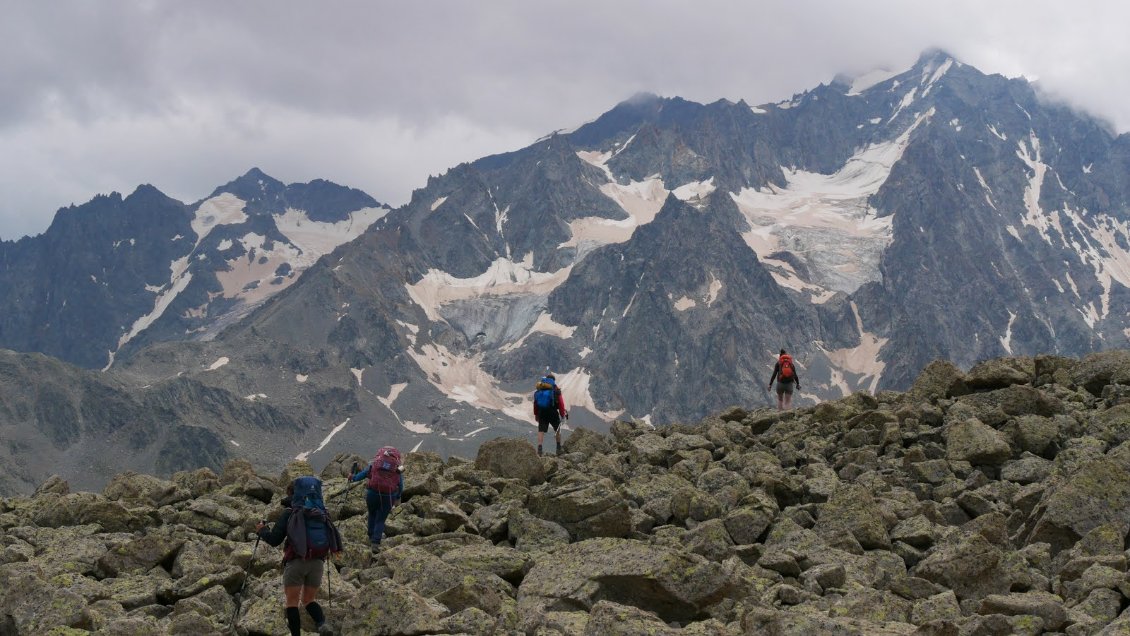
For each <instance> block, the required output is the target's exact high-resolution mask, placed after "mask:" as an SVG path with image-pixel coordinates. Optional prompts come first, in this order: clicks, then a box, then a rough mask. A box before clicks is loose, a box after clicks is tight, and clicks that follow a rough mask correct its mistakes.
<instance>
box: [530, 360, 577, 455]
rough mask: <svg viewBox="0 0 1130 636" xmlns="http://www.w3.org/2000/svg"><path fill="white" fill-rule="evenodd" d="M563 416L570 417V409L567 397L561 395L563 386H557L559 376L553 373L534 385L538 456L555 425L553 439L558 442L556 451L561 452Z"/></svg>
mask: <svg viewBox="0 0 1130 636" xmlns="http://www.w3.org/2000/svg"><path fill="white" fill-rule="evenodd" d="M561 418H565V419H569V411H567V410H565V398H564V397H563V396H562V395H561V388H560V387H558V386H557V378H556V377H555V376H554V375H553V374H552V373H546V374H545V377H543V378H542V379H541V380H538V383H537V384H536V385H534V419H535V420H537V423H538V457H541V454H542V450H541V445H542V440H543V439H544V438H545V432H546V431H548V430H549V427H550V426H552V427H553V439H554V442H556V447H555V449H556V453H557V454H558V455H560V454H561Z"/></svg>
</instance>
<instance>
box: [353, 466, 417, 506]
mask: <svg viewBox="0 0 1130 636" xmlns="http://www.w3.org/2000/svg"><path fill="white" fill-rule="evenodd" d="M372 468H373V466H372V464H370V465H368V466H366V467H365V470H362V471H361V472H359V473H357V474H356V475H354V476H352V477H350V478H349V481H361V480H362V479H368V478H369V471H370V470H371V469H372ZM403 494H404V474H403V473H401V474H400V485H398V486H397V487H396V492H394V493H392V498H393V499H400V498H401V495H403Z"/></svg>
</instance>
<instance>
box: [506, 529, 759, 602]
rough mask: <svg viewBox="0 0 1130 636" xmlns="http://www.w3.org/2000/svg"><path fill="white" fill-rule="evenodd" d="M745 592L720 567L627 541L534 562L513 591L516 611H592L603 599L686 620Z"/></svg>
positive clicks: (591, 543)
mask: <svg viewBox="0 0 1130 636" xmlns="http://www.w3.org/2000/svg"><path fill="white" fill-rule="evenodd" d="M743 593H744V589H743V588H742V587H741V585H740V583H739V582H738V581H735V579H734V577H733V576H732V575H731V574H730V572H728V571H727V570H726V568H724V567H723V566H722V565H721V564H719V563H716V562H713V561H710V560H708V559H706V558H704V557H702V556H699V555H696V554H688V553H686V552H682V551H680V550H675V549H672V548H668V547H664V546H658V545H647V544H644V543H640V542H637V541H630V540H627V539H610V538H601V539H589V540H587V541H581V542H579V543H574V544H570V545H568V546H564V547H562V548H560V549H559V550H557V551H556V552H554V553H553V554H551V555H548V556H547V557H546V558H544V559H540V560H538V562H537V563H536V564H535V565H534V567H533V568H532V569H531V570H530V572H529V574H527V575H526V577H525V579H523V581H522V584H521V586H519V588H518V604H519V611H520V612H522V613H523V615H525V614H528V613H530V612H536V611H539V610H540V611H571V610H576V609H578V608H579V609H583V610H585V611H588V610H591V609H592V608H593V607H594V606H595V605H596V604H597V603H598V602H599V601H602V600H606V601H612V602H615V603H619V604H622V605H629V606H632V607H636V608H639V609H641V610H644V611H648V612H654V613H655V614H656V615H658V616H659V617H660V618H661V619H663V620H664V621H688V620H692V619H694V618H696V617H698V616H700V615H701V614H702V612H703V611H705V610H706V608H708V607H710V606H713V605H715V604H717V603H719V602H721V601H722V600H723V599H725V598H728V597H740V596H741V595H742V594H743Z"/></svg>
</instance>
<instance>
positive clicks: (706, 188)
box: [671, 177, 716, 203]
mask: <svg viewBox="0 0 1130 636" xmlns="http://www.w3.org/2000/svg"><path fill="white" fill-rule="evenodd" d="M715 189H716V186H715V185H714V177H710V178H709V179H707V180H706V181H691V182H690V183H685V184H683V185H681V186H679V187H677V188H675V189H674V190H672V191H671V193H672V194H674V195H675V197H676V198H678V199H679V200H681V201H686V202H688V203H694V202H697V201H701V200H703V199H705V198H706V197H708V196H709V195H710V193H711V192H714V190H715Z"/></svg>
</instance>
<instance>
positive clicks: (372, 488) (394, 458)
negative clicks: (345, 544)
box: [349, 446, 404, 552]
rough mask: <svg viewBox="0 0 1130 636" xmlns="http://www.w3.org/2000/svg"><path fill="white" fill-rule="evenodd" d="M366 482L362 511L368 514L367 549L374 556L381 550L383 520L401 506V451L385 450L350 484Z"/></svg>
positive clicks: (402, 489) (351, 479)
mask: <svg viewBox="0 0 1130 636" xmlns="http://www.w3.org/2000/svg"><path fill="white" fill-rule="evenodd" d="M362 479H368V482H367V483H366V484H365V486H366V487H365V507H366V508H368V510H369V525H368V530H369V546H370V548H372V550H373V552H376V551H377V550H379V549H380V546H381V539H382V538H384V534H385V520H387V519H388V515H389V513H391V512H392V509H393V508H395V507H396V506H398V505H400V498H401V496H402V495H403V494H404V464H403V462H402V461H401V457H400V451H398V450H396V449H395V448H393V447H392V446H385V447H383V448H381V449H380V450H378V451H377V454H376V455H375V456H374V457H373V461H371V462H369V465H368V466H366V467H365V470H362V471H361V472H358V473H356V474H354V475H353V477H351V478H350V479H349V480H350V481H351V482H356V481H361V480H362Z"/></svg>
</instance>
